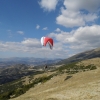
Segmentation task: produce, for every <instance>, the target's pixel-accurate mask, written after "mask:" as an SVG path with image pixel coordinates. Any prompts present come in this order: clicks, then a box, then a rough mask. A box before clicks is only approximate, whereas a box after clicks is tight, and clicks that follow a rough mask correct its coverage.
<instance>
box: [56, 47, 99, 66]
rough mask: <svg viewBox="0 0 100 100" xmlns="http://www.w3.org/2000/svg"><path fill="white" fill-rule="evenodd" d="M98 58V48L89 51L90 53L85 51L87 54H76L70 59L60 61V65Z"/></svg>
mask: <svg viewBox="0 0 100 100" xmlns="http://www.w3.org/2000/svg"><path fill="white" fill-rule="evenodd" d="M96 57H100V48H96V49H93V50H89V51H85V52H82V53H79V54H76V55H74V56H72V57H70V58H67V59H64V60H62V61H60V62H59V63H58V64H60V63H71V62H78V61H81V60H86V59H91V58H96Z"/></svg>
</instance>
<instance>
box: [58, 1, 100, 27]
mask: <svg viewBox="0 0 100 100" xmlns="http://www.w3.org/2000/svg"><path fill="white" fill-rule="evenodd" d="M99 7H100V0H64V7H62V8H61V14H60V15H59V16H58V17H57V18H56V23H57V24H60V25H63V26H65V27H79V26H85V25H86V24H87V23H88V22H94V21H95V20H96V19H97V18H98V14H97V10H98V8H99ZM86 11H87V13H86Z"/></svg>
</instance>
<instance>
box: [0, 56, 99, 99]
mask: <svg viewBox="0 0 100 100" xmlns="http://www.w3.org/2000/svg"><path fill="white" fill-rule="evenodd" d="M99 62H100V58H94V59H89V60H84V61H81V62H77V63H70V64H66V65H62V66H60V67H57V68H56V69H53V70H51V71H46V72H44V73H37V74H35V75H30V76H27V77H23V78H22V79H20V80H16V81H15V82H11V83H9V84H4V85H2V86H1V87H2V88H1V87H0V88H1V89H0V90H2V91H1V92H2V93H1V95H0V100H8V99H11V98H12V99H11V100H29V99H30V100H66V99H67V100H73V99H74V98H76V99H74V100H83V99H85V98H87V100H89V99H93V100H98V99H97V98H99V95H98V94H99V93H100V91H99V90H100V89H99V88H98V86H100V81H99V78H100V63H99ZM11 87H13V89H11ZM14 87H15V88H14ZM4 91H6V92H4ZM91 91H93V92H91ZM15 97H16V98H15ZM95 98H96V99H95Z"/></svg>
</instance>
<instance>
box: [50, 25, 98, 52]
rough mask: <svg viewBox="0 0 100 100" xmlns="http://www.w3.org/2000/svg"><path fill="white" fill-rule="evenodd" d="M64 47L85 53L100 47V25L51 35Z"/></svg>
mask: <svg viewBox="0 0 100 100" xmlns="http://www.w3.org/2000/svg"><path fill="white" fill-rule="evenodd" d="M49 36H51V37H54V38H55V39H56V40H57V41H59V42H61V43H62V45H65V44H66V45H68V48H69V49H73V50H75V49H76V50H79V51H84V50H88V49H92V48H97V47H100V25H92V26H85V27H80V28H78V29H76V30H72V31H71V32H63V31H62V32H60V33H59V34H58V33H50V34H49Z"/></svg>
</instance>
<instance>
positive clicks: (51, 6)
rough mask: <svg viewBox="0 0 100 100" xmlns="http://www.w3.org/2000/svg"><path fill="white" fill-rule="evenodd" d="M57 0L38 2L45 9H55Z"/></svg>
mask: <svg viewBox="0 0 100 100" xmlns="http://www.w3.org/2000/svg"><path fill="white" fill-rule="evenodd" d="M58 1H59V0H41V1H40V2H39V4H40V6H41V8H43V9H44V10H46V11H52V10H55V9H56V5H57V3H58Z"/></svg>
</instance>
